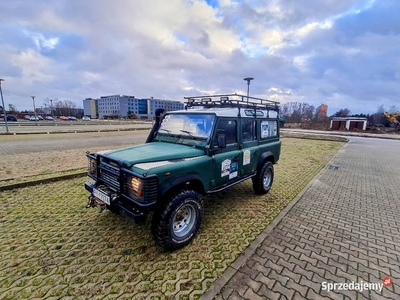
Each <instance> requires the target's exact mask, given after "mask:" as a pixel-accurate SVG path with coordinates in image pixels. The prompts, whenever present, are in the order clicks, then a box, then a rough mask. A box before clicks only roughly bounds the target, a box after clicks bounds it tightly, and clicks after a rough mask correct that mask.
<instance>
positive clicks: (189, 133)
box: [181, 130, 195, 139]
mask: <svg viewBox="0 0 400 300" xmlns="http://www.w3.org/2000/svg"><path fill="white" fill-rule="evenodd" d="M181 132H184V133H187V134H188V135H190V137H191V138H193V139H195V137H194V136H193V132H190V131H188V130H181Z"/></svg>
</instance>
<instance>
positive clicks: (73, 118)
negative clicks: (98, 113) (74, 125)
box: [68, 116, 78, 121]
mask: <svg viewBox="0 0 400 300" xmlns="http://www.w3.org/2000/svg"><path fill="white" fill-rule="evenodd" d="M68 120H70V121H78V119H77V118H75V117H72V116H68Z"/></svg>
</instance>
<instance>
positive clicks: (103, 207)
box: [86, 196, 106, 213]
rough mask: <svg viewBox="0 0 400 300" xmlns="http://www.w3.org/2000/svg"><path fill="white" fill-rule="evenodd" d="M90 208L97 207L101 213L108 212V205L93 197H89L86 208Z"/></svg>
mask: <svg viewBox="0 0 400 300" xmlns="http://www.w3.org/2000/svg"><path fill="white" fill-rule="evenodd" d="M90 207H97V210H98V211H99V213H101V212H103V211H105V210H106V204H105V203H104V202H103V201H100V200H98V199H96V198H95V197H93V196H89V197H88V203H87V204H86V208H90Z"/></svg>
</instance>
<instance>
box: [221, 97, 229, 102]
mask: <svg viewBox="0 0 400 300" xmlns="http://www.w3.org/2000/svg"><path fill="white" fill-rule="evenodd" d="M220 100H221V101H228V100H229V97H221V98H220Z"/></svg>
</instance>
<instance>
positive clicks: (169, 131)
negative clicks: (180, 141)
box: [159, 128, 171, 134]
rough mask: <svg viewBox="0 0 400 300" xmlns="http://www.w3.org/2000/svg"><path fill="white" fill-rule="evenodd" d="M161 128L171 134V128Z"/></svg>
mask: <svg viewBox="0 0 400 300" xmlns="http://www.w3.org/2000/svg"><path fill="white" fill-rule="evenodd" d="M159 130H164V131H166V132H167V133H168V134H171V130H168V129H164V128H160V129H159Z"/></svg>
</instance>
